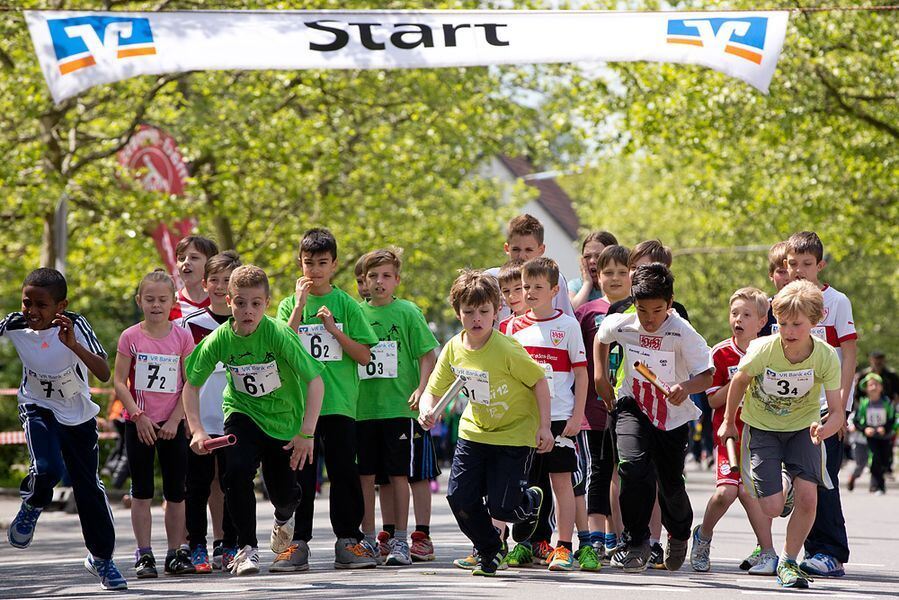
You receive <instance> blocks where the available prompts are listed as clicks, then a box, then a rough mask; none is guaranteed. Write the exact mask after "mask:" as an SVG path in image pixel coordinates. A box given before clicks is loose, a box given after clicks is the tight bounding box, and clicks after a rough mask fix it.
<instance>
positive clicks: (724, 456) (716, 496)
mask: <svg viewBox="0 0 899 600" xmlns="http://www.w3.org/2000/svg"><path fill="white" fill-rule="evenodd" d="M729 304H730V310H729V316H728V323H729V324H730V329H731V334H732V335H731V337H730V338H728V339H726V340H724V341H722V342H719V343H718V344H716V345H715V347H714V348H712V362H713V363H714V364H715V374H714V375H713V377H712V386H711V387H710V388H709V389H708V390H706V394H707V395H708V398H709V405H710V406H711V407H712V409H713V411H714V412H713V414H712V427H713V432H717V430H718V428H719V427H720V426H721V423H723V422H724V411H725V404H726V403H727V391H728V389H729V388H730V380H731V376H732V375H733V373H735V372H736V370H737V364H738V363H739V362H740V359H741V358H742V357H743V356H744V355H745V354H746V349H747V348H748V347H749V344H750V343H751V342H752V340H754V339H756V338H757V337H758V332H759V331H760V330H761V328H762V326H763V325H764V323H765V320H766V318H767V315H768V308H769V304H768V297H767V296H766V295H765V293H764V292H763V291H761V290H759V289H756V288H753V287H745V288H740V289H739V290H737V291H736V292H734V293H733V295H731V297H730V303H729ZM739 413H740V411H739V409H737V416H736V424H737V429H738V430H739V432H740V433H741V434H742V432H743V421H741V420H740V414H739ZM737 461H738V463H737V465H736V468H732V467H731V464H730V460H729V455H728V452H727V447H726V442H725V440H722V439H721V438H720V437H718V436H717V433H715V463H716V464H717V481H716V487H715V492H714V493H713V494H712V497H711V498H709V502H708V504H707V505H706V509H705V514H704V515H703V519H702V523H701V524H700V525H697V526H696V527H695V528H694V529H693V549H692V551H691V552H690V566H692V567H693V570H694V571H699V572H705V571H708V570H709V569H710V568H711V565H710V563H709V554H710V552H711V544H712V532H713V530H714V528H715V525H716V524H717V523H718V521H720V520H721V517H723V516H724V514H725V513H726V512H727V509H728V508H730V506H731V505H732V504H733V503H734V500H736V499H737V498H739V499H740V503H741V504H742V505H743V509H744V510H745V511H746V516H747V517H748V518H749V524H750V525H751V526H752V530H753V531H754V532H755V535H756V539H757V540H758V547H759V548H760V549H761V550H760V552H759V556H758V558H757V560H755V561H754V562H755V563H756V564H755V565H751V566H750V568H749V569H748V571H749V573H750V575H774V574H776V572H777V552H775V551H774V544H773V542H772V541H771V520H770V519H768V518H767V517H765V515H764V514H763V513H762V512H761V507H760V506H759V504H758V502H757V501H756V500H754V499H752V498H751V497H749V495H748V493H747V492H746V488H745V486H744V485H743V483H742V479H741V475H742V474H741V473H740V470H739V451H737ZM741 567H742V565H741Z"/></svg>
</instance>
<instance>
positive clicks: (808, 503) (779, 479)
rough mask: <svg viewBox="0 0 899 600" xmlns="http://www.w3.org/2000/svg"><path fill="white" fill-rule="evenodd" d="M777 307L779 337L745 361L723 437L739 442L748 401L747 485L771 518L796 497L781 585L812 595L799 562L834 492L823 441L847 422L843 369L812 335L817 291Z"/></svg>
mask: <svg viewBox="0 0 899 600" xmlns="http://www.w3.org/2000/svg"><path fill="white" fill-rule="evenodd" d="M772 306H773V308H774V315H775V316H776V317H777V323H778V325H779V331H778V333H777V334H775V335H770V336H767V337H763V338H759V339H757V340H754V341H753V342H751V343H750V344H749V348H748V349H747V351H746V355H745V356H744V357H743V358H742V359H740V364H739V366H738V367H737V372H736V373H735V374H734V376H733V378H732V379H731V382H730V388H729V390H728V393H727V411H726V413H725V415H724V422H723V423H722V424H721V427H720V428H719V429H718V436H719V437H720V438H721V439H722V440H727V439H728V438H736V437H737V435H738V431H737V425H736V419H737V409H738V408H739V407H740V402H741V401H742V403H743V413H742V419H743V422H744V423H745V426H744V428H743V435H742V447H741V461H742V464H741V466H740V470H741V472H743V473H745V474H746V479H745V480H744V483H745V484H747V489H748V491H749V493H750V495H752V496H754V497H756V498H758V499H759V503H760V505H761V508H762V511H763V513H764V514H765V515H766V516H767V517H769V518H774V517H777V516H781V515H782V514H787V513H788V510H785V508H787V507H788V504H789V501H790V498H791V497H792V498H793V509H792V515H791V516H790V522H789V523H788V524H787V535H786V541H785V543H784V549H783V552H782V554H781V556H780V559H779V561H778V565H777V579H778V582H779V583H780V584H781V585H782V586H784V587H793V588H806V587H808V584H809V581H810V579H809V577H808V575H807V574H806V571H805V570H804V569H802V568H801V567H800V566H799V565H798V564H796V558H797V556H798V554H799V550H800V549H801V548H802V545H803V542H804V541H805V537H806V535H807V534H808V532H809V530H810V529H811V527H812V522H813V521H814V520H815V508H816V504H817V502H818V493H817V490H816V488H817V487H820V486H824V487H828V488H830V487H833V483H832V482H831V479H830V477H829V476H828V474H827V472H826V471H825V470H824V464H823V463H824V461H825V458H824V456H823V454H824V453H825V450H824V448H823V446H822V445H821V442H822V441H824V440H825V439H827V438H829V437H831V436H833V435H834V434H835V433H837V432H838V431H839V430H840V428H841V427H842V426H843V423H844V416H843V411H842V406H841V398H840V364H839V359H838V358H837V355H836V351H835V350H834V349H833V348H832V347H831V346H829V345H828V344H827V342H824V341H822V340H820V339H818V338H816V337H815V336H813V335H812V333H811V331H812V327H813V326H814V324H815V323H818V322H819V321H820V320H821V319H822V317H823V316H824V299H823V296H822V294H821V291H820V290H818V288H817V286H815V285H814V284H812V283H811V282H809V281H794V282H793V283H790V284H789V285H787V286H786V287H784V288H783V289H782V290H781V291H780V292H778V293H777V295H776V296H775V297H774V302H773V303H772ZM822 387H823V389H824V393H825V395H826V397H827V405H828V407H829V409H830V412H829V417H828V419H827V421H826V422H825V423H823V424H822V423H820V422H819V421H820V406H819V400H818V399H819V398H820V395H821V388H822Z"/></svg>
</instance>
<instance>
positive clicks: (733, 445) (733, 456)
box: [726, 437, 740, 471]
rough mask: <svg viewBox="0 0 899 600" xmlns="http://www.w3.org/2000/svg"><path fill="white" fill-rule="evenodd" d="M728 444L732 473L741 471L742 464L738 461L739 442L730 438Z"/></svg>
mask: <svg viewBox="0 0 899 600" xmlns="http://www.w3.org/2000/svg"><path fill="white" fill-rule="evenodd" d="M726 444H727V462H728V463H730V468H731V470H732V471H739V470H740V463H739V461H737V442H736V440H735V439H734V438H732V437H729V438H727V441H726Z"/></svg>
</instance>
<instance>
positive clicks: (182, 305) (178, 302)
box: [169, 290, 210, 326]
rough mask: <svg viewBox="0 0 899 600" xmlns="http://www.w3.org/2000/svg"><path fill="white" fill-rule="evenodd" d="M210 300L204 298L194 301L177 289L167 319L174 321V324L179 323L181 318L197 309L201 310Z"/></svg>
mask: <svg viewBox="0 0 899 600" xmlns="http://www.w3.org/2000/svg"><path fill="white" fill-rule="evenodd" d="M209 303H210V300H209V298H206V299H205V300H203V301H202V302H194V301H193V300H190V299H188V297H187V296H185V295H184V290H178V293H177V294H176V295H175V304H174V305H172V310H171V311H170V312H169V321H174V322H175V324H176V325H179V326H180V325H181V319H183V318H184V317H186V316H187V315H189V314H191V313H195V312H197V311H198V310H202V309H204V308H206V307H208V306H209Z"/></svg>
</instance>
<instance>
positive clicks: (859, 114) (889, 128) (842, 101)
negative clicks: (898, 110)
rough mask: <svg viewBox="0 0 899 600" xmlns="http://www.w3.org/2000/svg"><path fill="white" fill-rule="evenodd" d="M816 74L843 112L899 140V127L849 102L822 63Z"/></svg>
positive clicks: (816, 68) (816, 69)
mask: <svg viewBox="0 0 899 600" xmlns="http://www.w3.org/2000/svg"><path fill="white" fill-rule="evenodd" d="M815 74H816V75H817V76H818V79H820V80H821V83H822V84H824V87H825V88H826V89H827V91H828V92H829V93H830V96H831V97H832V98H833V99H834V100H836V103H837V105H839V107H840V108H841V109H843V112H845V113H846V114H848V115H850V116H853V117H855V118H856V119H859V120H860V121H863V122H865V123H867V124H868V125H870V126H871V127H873V128H874V129H877V130H878V131H881V132H883V133H886V134H887V135H889V136H891V137H893V138H894V139H897V140H899V128H897V127H895V126H893V125H891V124H890V123H887V122H886V121H881V120H880V119H878V118H877V117H875V116H873V115H871V114H868V113H867V112H866V111H864V110H863V109H862V108H860V107H859V106H858V105H857V104H854V103H852V104H850V103H849V102H847V100H846V98H845V97H844V95H843V94H841V93H840V90H839V88H838V87H837V84H836V83H834V82H833V81H832V80H831V79H830V77H829V76H828V75H827V72H826V71H825V69H824V67H822V66H820V65H818V66H816V67H815Z"/></svg>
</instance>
